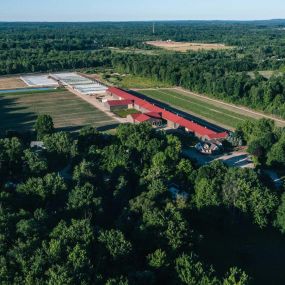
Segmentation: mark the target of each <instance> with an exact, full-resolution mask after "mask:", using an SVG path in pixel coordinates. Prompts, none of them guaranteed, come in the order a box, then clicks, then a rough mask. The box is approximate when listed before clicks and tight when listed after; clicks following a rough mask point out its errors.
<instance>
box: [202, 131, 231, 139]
mask: <svg viewBox="0 0 285 285" xmlns="http://www.w3.org/2000/svg"><path fill="white" fill-rule="evenodd" d="M228 135H229V134H228V133H227V132H223V133H215V134H210V135H207V136H208V138H209V139H211V140H214V139H226V138H227V137H228Z"/></svg>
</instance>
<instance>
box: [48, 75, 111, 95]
mask: <svg viewBox="0 0 285 285" xmlns="http://www.w3.org/2000/svg"><path fill="white" fill-rule="evenodd" d="M50 77H51V78H53V79H54V80H56V81H57V82H60V84H61V85H63V86H68V87H70V88H72V89H74V90H76V91H77V92H79V93H81V94H83V95H95V94H104V93H105V92H106V90H107V87H106V86H104V85H102V84H101V83H100V82H98V81H96V80H91V79H89V78H86V77H84V76H81V75H79V74H77V73H72V72H71V73H69V72H67V73H54V74H51V75H50Z"/></svg>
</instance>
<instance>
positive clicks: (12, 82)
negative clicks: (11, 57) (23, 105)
mask: <svg viewBox="0 0 285 285" xmlns="http://www.w3.org/2000/svg"><path fill="white" fill-rule="evenodd" d="M25 87H28V86H27V85H26V84H25V83H24V82H23V81H22V80H21V79H20V78H19V77H3V78H0V90H6V89H17V88H25Z"/></svg>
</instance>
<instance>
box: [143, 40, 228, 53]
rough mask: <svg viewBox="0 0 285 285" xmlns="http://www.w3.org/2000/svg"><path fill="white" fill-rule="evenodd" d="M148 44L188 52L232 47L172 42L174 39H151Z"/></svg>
mask: <svg viewBox="0 0 285 285" xmlns="http://www.w3.org/2000/svg"><path fill="white" fill-rule="evenodd" d="M146 43H147V44H148V45H151V46H155V47H158V48H162V49H166V50H170V51H178V52H187V51H190V50H192V51H199V50H223V49H230V48H231V47H229V46H226V45H224V44H210V43H207V44H206V43H189V42H172V41H149V42H146Z"/></svg>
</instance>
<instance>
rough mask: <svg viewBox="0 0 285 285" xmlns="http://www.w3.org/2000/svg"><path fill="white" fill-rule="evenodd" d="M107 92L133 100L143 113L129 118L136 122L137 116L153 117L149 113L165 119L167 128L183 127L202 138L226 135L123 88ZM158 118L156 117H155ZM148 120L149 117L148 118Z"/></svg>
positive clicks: (115, 96) (212, 138)
mask: <svg viewBox="0 0 285 285" xmlns="http://www.w3.org/2000/svg"><path fill="white" fill-rule="evenodd" d="M107 93H108V94H110V95H111V96H112V97H113V98H115V99H117V100H132V101H133V102H134V108H135V109H137V110H138V111H140V112H141V113H143V114H144V115H145V116H144V117H136V116H135V119H134V118H133V117H132V118H130V117H129V119H130V120H132V119H134V122H138V121H137V120H138V118H139V120H140V119H145V120H144V121H147V117H149V118H152V119H154V118H153V117H152V116H151V115H150V114H153V115H154V114H156V116H160V118H161V121H162V120H163V121H166V124H167V126H168V127H169V128H172V129H178V128H179V129H183V130H185V131H186V132H188V133H191V134H193V135H195V136H196V137H198V138H200V139H204V140H214V139H219V140H222V139H226V138H227V136H228V133H227V132H222V133H217V132H215V131H213V130H211V129H208V128H207V127H204V126H201V125H199V124H197V123H195V122H192V121H190V120H187V119H185V118H183V117H181V116H179V115H176V114H174V113H172V112H169V111H167V110H165V109H163V108H160V107H158V106H156V105H154V104H151V103H150V102H148V101H146V100H143V99H141V98H138V97H137V96H135V95H132V94H130V93H128V92H126V91H124V90H121V89H119V88H115V87H111V88H109V89H108V90H107ZM156 119H158V118H156ZM148 120H149V119H148Z"/></svg>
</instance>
